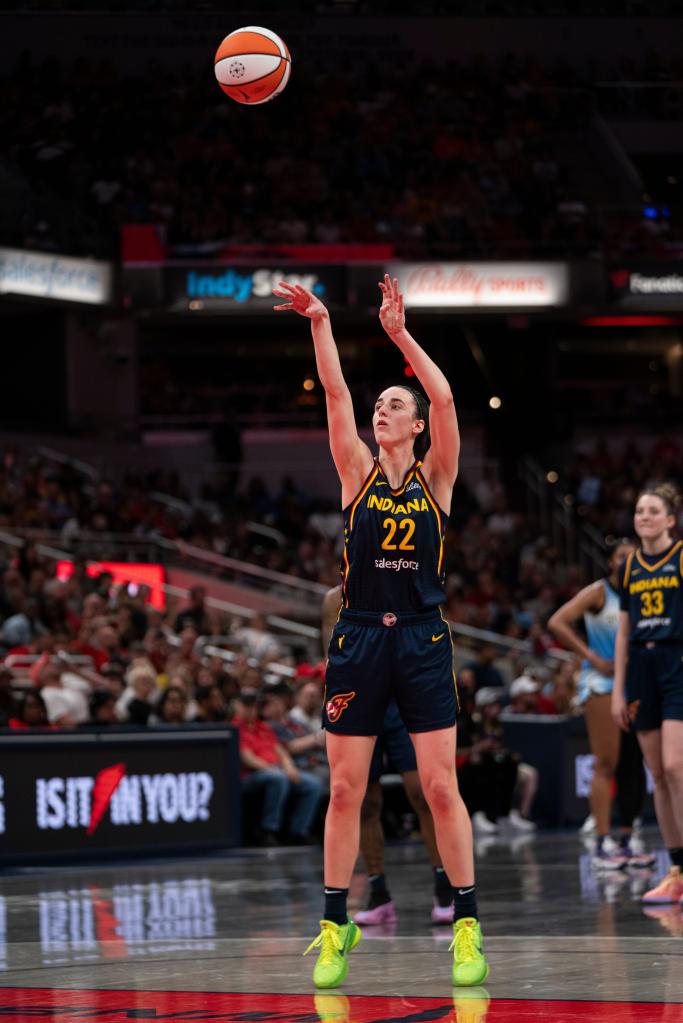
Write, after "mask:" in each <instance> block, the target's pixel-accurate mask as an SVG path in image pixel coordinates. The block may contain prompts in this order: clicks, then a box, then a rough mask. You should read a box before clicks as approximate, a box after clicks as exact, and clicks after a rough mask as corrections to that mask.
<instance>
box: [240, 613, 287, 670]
mask: <svg viewBox="0 0 683 1023" xmlns="http://www.w3.org/2000/svg"><path fill="white" fill-rule="evenodd" d="M235 638H236V639H237V640H238V642H239V643H240V644H241V646H242V648H243V650H244V651H245V652H246V654H247V656H249V657H254V658H255V659H256V660H257V661H259V662H260V663H261V664H265V663H266V662H267V661H274V660H276V659H277V658H278V657H279V656H280V654H281V653H282V647H281V646H280V644H279V643H278V641H277V639H276V638H275V636H273V634H272V633H271V632H270V631H269V630H268V623H267V622H266V619H265V618H264V616H263V615H254V617H253V618H251V619H250V621H249V624H248V625H245V626H243V627H242V628H241V629H238V630H237V632H236V633H235Z"/></svg>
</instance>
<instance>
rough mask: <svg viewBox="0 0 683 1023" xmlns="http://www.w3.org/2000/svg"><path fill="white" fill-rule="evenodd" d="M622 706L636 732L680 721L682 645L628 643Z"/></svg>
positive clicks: (682, 711) (681, 703)
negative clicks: (626, 708)
mask: <svg viewBox="0 0 683 1023" xmlns="http://www.w3.org/2000/svg"><path fill="white" fill-rule="evenodd" d="M626 703H627V704H628V711H629V717H630V718H631V724H632V727H633V729H634V731H636V732H643V731H648V730H649V729H653V728H661V726H662V721H683V646H681V645H680V644H679V643H645V644H643V645H639V644H635V643H633V644H631V646H629V651H628V666H627V670H626Z"/></svg>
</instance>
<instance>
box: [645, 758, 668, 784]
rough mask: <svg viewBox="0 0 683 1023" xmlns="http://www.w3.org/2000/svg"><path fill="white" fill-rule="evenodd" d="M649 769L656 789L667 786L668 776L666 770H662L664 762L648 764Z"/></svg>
mask: <svg viewBox="0 0 683 1023" xmlns="http://www.w3.org/2000/svg"><path fill="white" fill-rule="evenodd" d="M648 767H649V771H650V774H651V776H652V783H653V785H654V787H655V788H656V789H665V788H667V787H668V778H667V774H666V771H665V770H664V764H663V762H662V763H659V764H657V765H656V766H650V765H648Z"/></svg>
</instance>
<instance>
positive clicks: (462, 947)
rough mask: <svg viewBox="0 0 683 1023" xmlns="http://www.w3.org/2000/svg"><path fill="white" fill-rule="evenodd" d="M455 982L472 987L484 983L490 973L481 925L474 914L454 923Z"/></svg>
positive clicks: (452, 946)
mask: <svg viewBox="0 0 683 1023" xmlns="http://www.w3.org/2000/svg"><path fill="white" fill-rule="evenodd" d="M451 949H452V950H453V984H454V985H455V986H456V987H472V986H474V985H476V984H483V982H484V981H485V980H486V978H487V977H488V975H489V964H488V963H487V962H486V956H485V955H484V952H483V946H482V939H481V927H480V926H479V921H478V920H475V919H474V917H473V916H464V917H462V919H460V920H456V922H455V923H454V924H453V941H452V942H451V944H450V947H449V949H448V951H449V952H450V951H451Z"/></svg>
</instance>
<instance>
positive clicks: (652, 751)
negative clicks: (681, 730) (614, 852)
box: [637, 721, 683, 849]
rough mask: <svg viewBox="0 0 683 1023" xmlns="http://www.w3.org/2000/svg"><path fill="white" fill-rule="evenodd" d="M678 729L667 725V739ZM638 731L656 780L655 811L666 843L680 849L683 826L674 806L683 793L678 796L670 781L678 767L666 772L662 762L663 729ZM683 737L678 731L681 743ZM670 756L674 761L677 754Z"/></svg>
mask: <svg viewBox="0 0 683 1023" xmlns="http://www.w3.org/2000/svg"><path fill="white" fill-rule="evenodd" d="M664 724H665V725H681V722H680V721H665V722H664ZM676 732H677V729H671V728H667V739H669V737H670V736H672V735H673V736H675V735H676ZM637 734H638V742H639V743H640V748H641V749H642V751H643V758H644V760H645V763H646V764H647V766H648V768H649V769H650V774H651V775H652V778H653V781H654V783H655V812H656V814H657V823H658V824H659V830H660V831H661V833H662V838H663V839H664V844H665V845H666V847H667V849H679V848H680V847H681V846H682V845H683V827H681V824H679V822H678V820H677V819H676V812H675V809H674V805H675V801H677V800H678V799H680V795H678V796H677V795H676V794H675V791H674V790H673V789H672V788H671V787H670V784H669V779H670V778H673V776H674V775H675V773H676V769H675V768H673V767H672V769H671V770H670V771H669V773H668V774H667V772H666V771H665V769H664V764H663V762H662V729H659V728H656V729H650V730H648V731H646V732H638V733H637ZM682 739H683V736H682V735H681V734H679V737H678V741H679V742H681V741H682ZM669 746H670V742H669V743H668V745H667V752H669ZM679 754H680V751H679ZM670 755H671V762H672V764H673V763H674V762H675V759H676V755H675V753H674V751H670ZM681 805H682V804H680V803H679V815H680V813H681V810H680V807H681Z"/></svg>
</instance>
